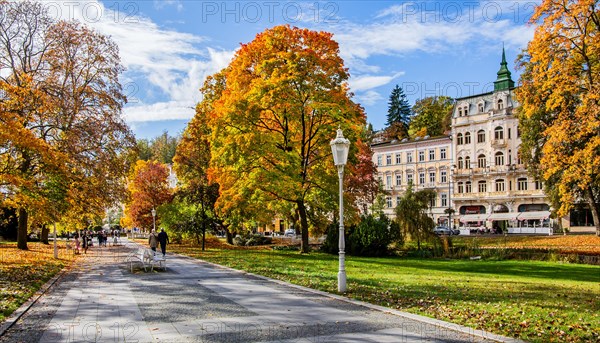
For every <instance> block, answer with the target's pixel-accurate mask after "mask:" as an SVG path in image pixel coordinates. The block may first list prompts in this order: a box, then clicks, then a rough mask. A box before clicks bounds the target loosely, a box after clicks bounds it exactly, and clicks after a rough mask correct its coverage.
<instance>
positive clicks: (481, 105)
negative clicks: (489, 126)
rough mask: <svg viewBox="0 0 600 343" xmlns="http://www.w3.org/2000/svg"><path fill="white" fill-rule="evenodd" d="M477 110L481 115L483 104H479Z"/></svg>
mask: <svg viewBox="0 0 600 343" xmlns="http://www.w3.org/2000/svg"><path fill="white" fill-rule="evenodd" d="M477 108H478V109H479V113H483V104H481V103H480V104H479V105H477Z"/></svg>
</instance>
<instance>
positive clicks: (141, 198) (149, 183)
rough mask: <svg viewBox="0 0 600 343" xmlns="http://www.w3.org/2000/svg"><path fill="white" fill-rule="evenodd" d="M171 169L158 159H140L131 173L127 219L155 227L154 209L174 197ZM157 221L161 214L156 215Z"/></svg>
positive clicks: (142, 225) (134, 223)
mask: <svg viewBox="0 0 600 343" xmlns="http://www.w3.org/2000/svg"><path fill="white" fill-rule="evenodd" d="M168 178H169V169H168V168H167V166H166V165H164V164H162V163H159V162H157V161H142V160H138V161H137V162H136V163H135V166H134V167H133V168H132V170H131V173H130V175H129V184H128V186H127V187H128V190H129V201H128V203H127V204H126V206H125V215H126V216H127V219H126V221H128V222H130V223H132V225H134V226H137V227H143V228H151V227H153V224H154V223H153V219H154V218H152V210H153V209H154V210H155V211H157V210H158V209H159V206H161V205H163V204H166V203H168V202H170V201H171V199H172V196H173V194H172V190H171V188H169V182H168ZM156 220H157V223H158V222H159V221H160V216H157V217H156Z"/></svg>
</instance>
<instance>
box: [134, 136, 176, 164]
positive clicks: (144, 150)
mask: <svg viewBox="0 0 600 343" xmlns="http://www.w3.org/2000/svg"><path fill="white" fill-rule="evenodd" d="M179 140H180V138H179V137H176V136H175V137H174V136H169V133H168V132H167V131H164V132H163V133H162V134H161V135H160V136H157V137H154V138H152V140H150V141H149V140H147V139H145V138H142V139H138V140H137V150H138V159H140V160H142V161H151V160H152V161H158V162H160V163H164V164H171V163H173V157H174V156H175V150H176V149H177V144H178V143H179Z"/></svg>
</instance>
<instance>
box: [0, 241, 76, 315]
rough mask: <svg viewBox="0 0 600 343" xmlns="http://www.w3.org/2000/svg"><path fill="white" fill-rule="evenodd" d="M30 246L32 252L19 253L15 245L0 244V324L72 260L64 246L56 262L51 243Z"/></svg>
mask: <svg viewBox="0 0 600 343" xmlns="http://www.w3.org/2000/svg"><path fill="white" fill-rule="evenodd" d="M27 245H28V247H29V250H19V249H17V245H16V243H0V322H1V321H3V320H4V319H6V317H8V316H9V315H10V314H11V313H13V312H14V311H15V310H16V309H17V308H19V306H21V304H23V303H24V302H25V301H27V299H29V298H30V297H31V296H32V295H33V294H34V293H35V292H36V291H37V290H38V289H40V287H41V286H42V285H44V283H46V282H47V281H48V280H50V278H52V277H53V276H54V275H56V273H58V272H59V271H60V270H61V269H62V268H63V267H64V266H65V265H67V264H68V263H70V261H72V259H73V257H72V256H70V255H69V254H68V253H67V252H66V251H65V249H64V246H61V247H60V250H59V252H60V253H59V259H54V249H53V245H52V244H50V245H45V244H41V243H28V244H27Z"/></svg>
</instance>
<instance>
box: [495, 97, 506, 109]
mask: <svg viewBox="0 0 600 343" xmlns="http://www.w3.org/2000/svg"><path fill="white" fill-rule="evenodd" d="M497 104H498V109H499V110H501V109H503V108H504V101H502V99H498V102H497Z"/></svg>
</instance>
